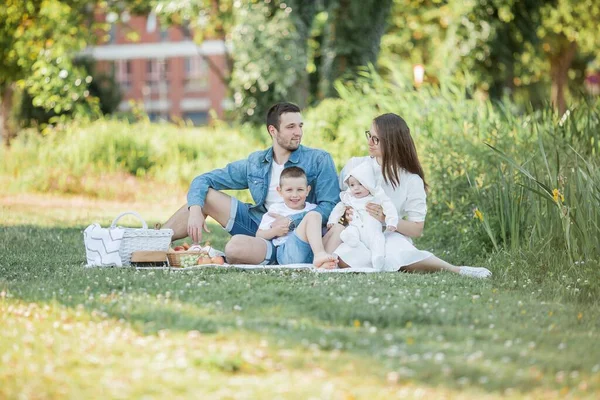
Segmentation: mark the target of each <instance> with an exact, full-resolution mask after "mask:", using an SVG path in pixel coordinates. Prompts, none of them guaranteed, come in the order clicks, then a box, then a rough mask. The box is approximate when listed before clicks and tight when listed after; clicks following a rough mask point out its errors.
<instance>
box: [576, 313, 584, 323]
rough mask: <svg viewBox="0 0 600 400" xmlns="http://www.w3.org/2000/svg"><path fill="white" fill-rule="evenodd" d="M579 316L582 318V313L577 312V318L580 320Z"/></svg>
mask: <svg viewBox="0 0 600 400" xmlns="http://www.w3.org/2000/svg"><path fill="white" fill-rule="evenodd" d="M581 318H583V314H582V313H579V314H577V320H578V321H581Z"/></svg>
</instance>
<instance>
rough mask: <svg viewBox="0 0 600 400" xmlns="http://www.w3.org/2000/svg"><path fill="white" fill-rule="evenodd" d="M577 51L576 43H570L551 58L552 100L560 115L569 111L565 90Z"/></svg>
mask: <svg viewBox="0 0 600 400" xmlns="http://www.w3.org/2000/svg"><path fill="white" fill-rule="evenodd" d="M576 51H577V43H576V42H568V43H566V44H565V45H564V46H561V49H560V52H559V53H558V54H557V55H555V56H554V57H551V58H550V76H551V77H552V93H551V98H550V100H551V101H552V105H553V106H554V108H555V109H556V110H558V113H559V114H560V115H563V114H564V113H565V111H567V102H566V99H565V89H566V86H567V83H568V81H569V68H570V67H571V62H572V61H573V58H574V57H575V53H576Z"/></svg>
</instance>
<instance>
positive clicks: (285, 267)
mask: <svg viewBox="0 0 600 400" xmlns="http://www.w3.org/2000/svg"><path fill="white" fill-rule="evenodd" d="M203 268H226V269H241V270H252V271H266V270H305V271H312V272H317V273H329V272H331V273H349V272H363V273H371V272H379V271H377V270H375V269H374V268H336V269H324V268H316V267H315V266H314V265H312V264H285V265H252V264H237V265H235V264H223V265H216V264H214V265H213V264H205V265H194V266H192V267H185V268H179V267H167V266H165V267H137V268H136V269H138V270H145V269H168V270H171V271H192V270H198V269H203Z"/></svg>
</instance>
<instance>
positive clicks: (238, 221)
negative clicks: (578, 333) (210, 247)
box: [225, 197, 258, 236]
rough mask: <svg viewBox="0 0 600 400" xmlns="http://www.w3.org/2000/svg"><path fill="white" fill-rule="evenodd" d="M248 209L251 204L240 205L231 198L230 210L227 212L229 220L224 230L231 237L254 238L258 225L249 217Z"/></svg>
mask: <svg viewBox="0 0 600 400" xmlns="http://www.w3.org/2000/svg"><path fill="white" fill-rule="evenodd" d="M250 207H252V204H249V203H242V202H241V201H239V200H238V199H236V198H235V197H232V198H231V208H230V211H229V220H228V221H227V226H225V230H226V231H227V232H229V234H230V235H231V236H233V235H248V236H255V235H256V231H258V224H257V223H256V221H254V220H253V219H252V217H250Z"/></svg>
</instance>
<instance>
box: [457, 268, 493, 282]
mask: <svg viewBox="0 0 600 400" xmlns="http://www.w3.org/2000/svg"><path fill="white" fill-rule="evenodd" d="M458 273H459V274H460V275H464V276H470V277H471V278H478V279H486V278H489V277H491V276H492V271H490V270H489V269H487V268H483V267H460V270H459V271H458Z"/></svg>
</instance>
